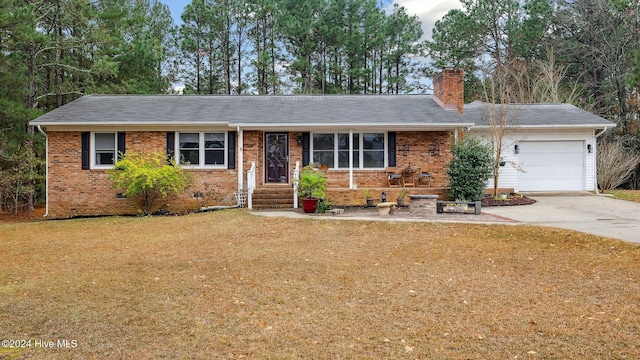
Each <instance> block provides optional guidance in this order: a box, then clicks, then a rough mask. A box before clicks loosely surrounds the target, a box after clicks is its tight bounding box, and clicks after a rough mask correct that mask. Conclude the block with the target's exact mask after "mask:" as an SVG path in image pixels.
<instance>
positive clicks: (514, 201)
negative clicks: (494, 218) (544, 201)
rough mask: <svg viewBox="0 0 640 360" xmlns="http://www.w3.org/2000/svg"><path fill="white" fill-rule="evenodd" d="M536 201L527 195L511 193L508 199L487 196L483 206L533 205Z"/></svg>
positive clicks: (483, 200)
mask: <svg viewBox="0 0 640 360" xmlns="http://www.w3.org/2000/svg"><path fill="white" fill-rule="evenodd" d="M535 202H536V201H535V200H533V199H531V198H528V197H526V196H522V195H517V194H509V196H507V198H506V199H494V198H493V196H487V197H484V198H483V199H482V206H483V207H485V206H516V205H531V204H533V203H535Z"/></svg>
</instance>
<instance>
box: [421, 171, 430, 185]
mask: <svg viewBox="0 0 640 360" xmlns="http://www.w3.org/2000/svg"><path fill="white" fill-rule="evenodd" d="M418 186H429V187H431V174H430V173H428V172H421V173H419V174H418Z"/></svg>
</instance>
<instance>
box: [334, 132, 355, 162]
mask: <svg viewBox="0 0 640 360" xmlns="http://www.w3.org/2000/svg"><path fill="white" fill-rule="evenodd" d="M359 143H360V135H358V134H353V167H354V168H359V167H360V150H359V149H360V146H359V145H358V144H359ZM338 168H342V169H348V168H349V134H338Z"/></svg>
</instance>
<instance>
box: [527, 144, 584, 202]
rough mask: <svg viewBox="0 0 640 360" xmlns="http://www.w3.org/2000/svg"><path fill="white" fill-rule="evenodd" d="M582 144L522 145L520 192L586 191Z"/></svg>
mask: <svg viewBox="0 0 640 360" xmlns="http://www.w3.org/2000/svg"><path fill="white" fill-rule="evenodd" d="M584 144H585V143H584V141H521V142H520V145H519V146H520V155H519V161H520V164H521V165H522V169H523V170H524V171H526V172H523V173H520V174H519V177H518V179H519V184H518V185H519V188H520V191H562V190H584V189H585V179H584V177H585V166H584V157H585V154H584V148H585V145H584Z"/></svg>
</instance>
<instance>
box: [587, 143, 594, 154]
mask: <svg viewBox="0 0 640 360" xmlns="http://www.w3.org/2000/svg"><path fill="white" fill-rule="evenodd" d="M587 152H588V153H589V154H591V153H592V152H593V147H592V146H591V144H587Z"/></svg>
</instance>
